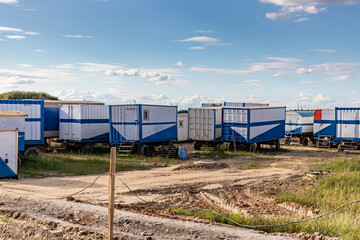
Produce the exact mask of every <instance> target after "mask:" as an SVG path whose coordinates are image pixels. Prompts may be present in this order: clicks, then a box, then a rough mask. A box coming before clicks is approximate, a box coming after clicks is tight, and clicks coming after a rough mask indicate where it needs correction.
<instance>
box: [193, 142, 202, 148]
mask: <svg viewBox="0 0 360 240" xmlns="http://www.w3.org/2000/svg"><path fill="white" fill-rule="evenodd" d="M194 149H195V150H200V149H201V143H199V142H195V143H194Z"/></svg>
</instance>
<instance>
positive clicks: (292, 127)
mask: <svg viewBox="0 0 360 240" xmlns="http://www.w3.org/2000/svg"><path fill="white" fill-rule="evenodd" d="M313 125H314V111H287V112H286V126H285V133H286V135H287V138H286V141H287V142H288V143H290V142H291V139H292V137H298V138H299V139H300V143H301V144H302V145H303V146H307V145H308V141H309V139H310V140H311V141H313V131H314V128H313Z"/></svg>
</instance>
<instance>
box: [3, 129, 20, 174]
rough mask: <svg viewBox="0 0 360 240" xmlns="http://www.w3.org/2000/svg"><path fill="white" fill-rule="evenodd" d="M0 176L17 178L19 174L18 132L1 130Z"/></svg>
mask: <svg viewBox="0 0 360 240" xmlns="http://www.w3.org/2000/svg"><path fill="white" fill-rule="evenodd" d="M0 142H1V144H0V177H5V178H16V177H17V175H18V172H17V169H18V132H17V130H0Z"/></svg>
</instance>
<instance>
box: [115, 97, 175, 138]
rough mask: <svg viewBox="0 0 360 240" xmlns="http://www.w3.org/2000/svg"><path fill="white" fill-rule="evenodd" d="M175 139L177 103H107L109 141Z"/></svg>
mask: <svg viewBox="0 0 360 240" xmlns="http://www.w3.org/2000/svg"><path fill="white" fill-rule="evenodd" d="M176 140H177V107H176V106H163V105H146V104H129V105H111V106H110V144H111V145H119V144H121V142H123V141H134V142H137V144H141V143H157V142H167V141H176Z"/></svg>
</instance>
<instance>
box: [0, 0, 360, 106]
mask: <svg viewBox="0 0 360 240" xmlns="http://www.w3.org/2000/svg"><path fill="white" fill-rule="evenodd" d="M359 13H360V0H341V1H340V0H241V1H239V0H76V1H75V0H0V82H1V84H0V92H8V91H14V90H20V91H45V92H48V93H50V94H53V95H55V96H57V97H59V98H60V99H63V100H89V101H90V100H91V101H101V102H105V103H106V104H124V103H135V102H136V103H151V104H171V105H178V106H179V109H186V108H188V107H199V106H200V105H201V103H203V102H207V103H209V102H219V103H220V102H224V101H229V102H260V103H269V104H270V105H272V106H286V107H287V108H288V109H294V108H299V107H300V108H303V109H318V108H333V107H336V106H349V107H350V106H351V107H352V106H359V105H360V97H359V94H360V88H359V87H360V81H359V79H360V58H359V56H360V45H359V42H360V24H359V23H360V14H359Z"/></svg>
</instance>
